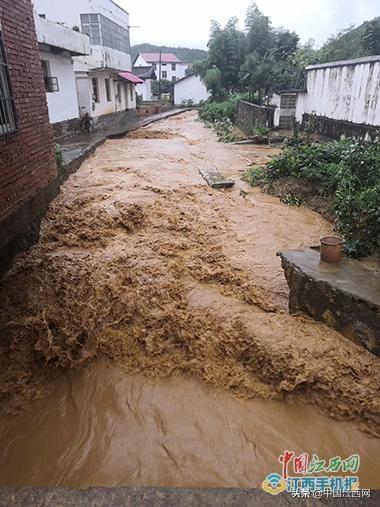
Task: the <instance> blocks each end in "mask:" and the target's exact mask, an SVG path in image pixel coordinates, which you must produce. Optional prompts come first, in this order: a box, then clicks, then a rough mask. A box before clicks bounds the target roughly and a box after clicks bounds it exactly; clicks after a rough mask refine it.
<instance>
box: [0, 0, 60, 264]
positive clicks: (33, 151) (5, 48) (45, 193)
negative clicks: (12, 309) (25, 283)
mask: <svg viewBox="0 0 380 507" xmlns="http://www.w3.org/2000/svg"><path fill="white" fill-rule="evenodd" d="M0 105H1V107H0V273H3V272H4V271H5V270H6V269H7V268H8V267H9V265H10V263H11V261H12V258H13V257H14V255H15V254H16V253H17V252H19V251H20V250H24V249H26V248H27V247H29V246H30V244H31V243H33V242H35V241H37V239H38V234H39V224H40V221H41V219H42V216H43V215H44V213H45V211H46V209H47V207H48V205H49V203H50V202H51V200H52V199H53V198H54V197H55V196H56V195H57V194H58V192H59V183H58V178H57V164H56V160H55V154H54V146H53V136H52V129H51V126H50V124H49V116H48V107H47V103H46V93H45V85H44V80H43V74H42V69H41V64H40V55H39V51H38V45H37V38H36V33H35V29H34V23H33V10H32V4H31V2H30V0H0Z"/></svg>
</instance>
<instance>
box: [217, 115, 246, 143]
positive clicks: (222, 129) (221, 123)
mask: <svg viewBox="0 0 380 507" xmlns="http://www.w3.org/2000/svg"><path fill="white" fill-rule="evenodd" d="M213 127H214V129H215V131H216V135H217V137H218V141H219V142H221V143H234V142H236V141H239V139H240V136H239V135H238V133H237V132H236V130H235V126H234V124H233V123H232V121H231V120H230V119H229V118H225V119H224V120H217V121H215V122H214V124H213Z"/></svg>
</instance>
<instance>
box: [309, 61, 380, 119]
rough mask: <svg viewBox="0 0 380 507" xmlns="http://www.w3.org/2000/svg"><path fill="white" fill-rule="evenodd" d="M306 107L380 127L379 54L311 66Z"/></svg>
mask: <svg viewBox="0 0 380 507" xmlns="http://www.w3.org/2000/svg"><path fill="white" fill-rule="evenodd" d="M300 109H301V108H300ZM303 109H304V110H303V112H304V113H309V114H311V113H315V114H316V115H318V116H324V117H328V118H331V119H335V120H341V121H348V122H353V123H358V124H361V123H365V124H368V125H376V126H380V57H379V56H378V57H372V58H366V59H365V58H362V59H357V60H351V61H349V62H335V63H334V64H325V65H320V66H318V65H315V66H310V67H308V68H307V97H306V101H305V105H304V107H303Z"/></svg>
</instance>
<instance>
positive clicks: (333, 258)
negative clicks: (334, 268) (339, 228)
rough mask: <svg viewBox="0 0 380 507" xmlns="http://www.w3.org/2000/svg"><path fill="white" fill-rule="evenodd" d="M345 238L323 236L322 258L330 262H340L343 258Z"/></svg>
mask: <svg viewBox="0 0 380 507" xmlns="http://www.w3.org/2000/svg"><path fill="white" fill-rule="evenodd" d="M343 243H344V240H343V239H342V238H339V237H338V236H325V237H324V238H321V260H322V261H324V262H328V263H330V264H335V263H336V262H339V261H340V259H341V258H342V253H343Z"/></svg>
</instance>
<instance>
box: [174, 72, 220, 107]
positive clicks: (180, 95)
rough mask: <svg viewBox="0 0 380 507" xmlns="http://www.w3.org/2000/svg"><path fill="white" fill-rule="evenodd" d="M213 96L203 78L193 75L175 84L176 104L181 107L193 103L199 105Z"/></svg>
mask: <svg viewBox="0 0 380 507" xmlns="http://www.w3.org/2000/svg"><path fill="white" fill-rule="evenodd" d="M210 96H211V93H210V92H209V91H207V88H206V86H205V84H204V83H203V81H202V80H201V78H200V77H199V76H198V75H197V74H195V73H193V74H189V75H188V76H186V77H183V78H182V79H179V80H178V81H176V82H175V83H174V104H175V105H176V106H180V105H182V104H185V103H188V102H190V101H191V103H192V104H194V105H198V104H199V103H200V102H204V101H205V100H207V99H208V98H209V97H210Z"/></svg>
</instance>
